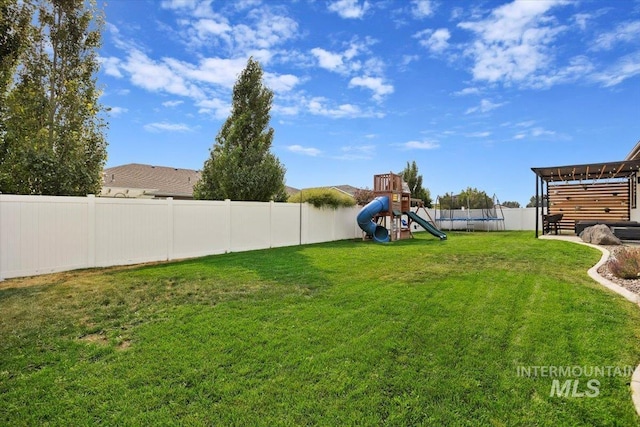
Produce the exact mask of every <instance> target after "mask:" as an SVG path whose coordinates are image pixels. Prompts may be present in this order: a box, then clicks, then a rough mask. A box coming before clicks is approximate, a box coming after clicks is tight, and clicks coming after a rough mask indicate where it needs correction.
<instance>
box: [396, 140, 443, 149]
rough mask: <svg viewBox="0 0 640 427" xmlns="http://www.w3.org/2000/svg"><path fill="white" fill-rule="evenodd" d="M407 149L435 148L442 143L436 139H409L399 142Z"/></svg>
mask: <svg viewBox="0 0 640 427" xmlns="http://www.w3.org/2000/svg"><path fill="white" fill-rule="evenodd" d="M398 145H400V146H401V147H403V148H404V149H405V150H433V149H435V148H438V147H440V144H438V143H437V142H434V141H428V140H424V141H407V142H405V143H402V144H398Z"/></svg>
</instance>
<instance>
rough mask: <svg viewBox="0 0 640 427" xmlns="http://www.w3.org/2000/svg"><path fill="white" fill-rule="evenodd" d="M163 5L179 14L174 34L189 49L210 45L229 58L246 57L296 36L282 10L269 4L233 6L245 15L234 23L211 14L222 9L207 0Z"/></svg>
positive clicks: (296, 24)
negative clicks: (224, 52) (224, 51)
mask: <svg viewBox="0 0 640 427" xmlns="http://www.w3.org/2000/svg"><path fill="white" fill-rule="evenodd" d="M174 3H175V4H174ZM163 6H164V7H165V8H171V9H173V10H175V11H176V12H177V13H178V14H179V16H180V17H181V18H180V19H178V20H177V23H178V25H179V26H180V27H181V31H175V34H176V35H177V36H179V37H181V38H182V40H183V41H184V43H185V44H186V45H188V46H189V47H191V48H194V47H195V48H200V47H202V46H211V45H213V46H215V47H218V48H219V49H220V48H224V49H225V50H226V53H227V54H228V55H230V56H233V57H238V56H245V57H248V56H249V55H250V53H251V52H252V51H255V50H271V49H273V48H275V47H276V46H278V45H281V44H282V43H284V42H286V41H287V40H290V39H292V38H295V37H297V36H298V23H297V22H296V21H295V20H294V19H292V18H290V17H289V16H287V15H286V14H285V13H283V12H282V11H283V10H285V9H284V8H273V7H271V6H270V5H269V4H266V5H262V6H260V5H259V4H255V3H251V4H249V3H246V4H245V5H244V6H247V7H236V10H238V11H241V12H243V13H244V14H245V15H244V16H243V17H242V18H239V19H240V20H239V21H238V23H235V24H234V23H231V22H230V21H229V19H228V18H227V17H225V16H223V15H221V14H220V13H218V12H216V11H214V7H215V8H216V9H222V8H220V7H217V6H215V5H213V4H212V2H211V0H201V1H198V2H196V1H190V2H184V3H183V2H166V3H163ZM235 6H238V4H237V3H235ZM249 6H252V7H249ZM253 6H255V7H253Z"/></svg>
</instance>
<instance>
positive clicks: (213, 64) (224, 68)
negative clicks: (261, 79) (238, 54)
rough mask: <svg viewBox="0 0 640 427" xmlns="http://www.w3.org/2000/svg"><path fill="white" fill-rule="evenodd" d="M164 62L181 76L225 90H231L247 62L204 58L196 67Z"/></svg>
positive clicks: (171, 60) (241, 59)
mask: <svg viewBox="0 0 640 427" xmlns="http://www.w3.org/2000/svg"><path fill="white" fill-rule="evenodd" d="M164 61H165V63H166V64H168V65H169V66H170V67H171V69H173V70H175V71H176V73H178V74H179V75H181V76H184V77H186V78H189V79H191V80H196V81H199V82H205V83H211V84H214V85H219V86H222V87H224V88H227V89H231V88H233V85H234V84H235V83H236V81H237V80H238V76H239V75H240V73H241V72H242V70H243V69H244V67H245V66H246V65H247V60H246V59H244V58H235V59H223V58H204V59H202V60H200V63H199V64H197V65H194V64H190V63H188V62H183V61H178V60H177V59H173V58H165V60H164Z"/></svg>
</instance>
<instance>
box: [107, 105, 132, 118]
mask: <svg viewBox="0 0 640 427" xmlns="http://www.w3.org/2000/svg"><path fill="white" fill-rule="evenodd" d="M128 111H129V109H128V108H124V107H109V115H111V116H113V117H118V116H120V115H121V114H124V113H126V112H128Z"/></svg>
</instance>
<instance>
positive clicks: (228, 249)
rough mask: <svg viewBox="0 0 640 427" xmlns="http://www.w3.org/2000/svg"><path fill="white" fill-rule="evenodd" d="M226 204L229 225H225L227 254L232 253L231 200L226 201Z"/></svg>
mask: <svg viewBox="0 0 640 427" xmlns="http://www.w3.org/2000/svg"><path fill="white" fill-rule="evenodd" d="M224 202H225V203H226V204H227V223H226V224H225V227H227V245H226V246H227V248H226V249H225V252H231V238H232V235H231V233H232V230H231V226H232V223H231V199H224Z"/></svg>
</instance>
